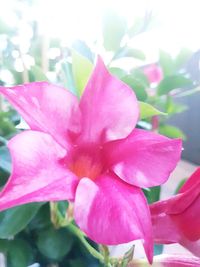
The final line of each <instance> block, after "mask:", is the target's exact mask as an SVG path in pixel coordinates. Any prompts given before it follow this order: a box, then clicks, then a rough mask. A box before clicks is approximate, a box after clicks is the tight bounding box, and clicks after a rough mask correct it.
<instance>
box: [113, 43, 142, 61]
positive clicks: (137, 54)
mask: <svg viewBox="0 0 200 267" xmlns="http://www.w3.org/2000/svg"><path fill="white" fill-rule="evenodd" d="M123 57H131V58H136V59H140V60H145V54H144V52H143V51H142V50H139V49H134V48H130V47H126V46H125V47H123V48H121V49H120V50H118V51H117V53H116V54H115V56H114V58H113V59H118V58H123Z"/></svg>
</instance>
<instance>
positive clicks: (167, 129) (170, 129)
mask: <svg viewBox="0 0 200 267" xmlns="http://www.w3.org/2000/svg"><path fill="white" fill-rule="evenodd" d="M159 133H160V134H163V135H166V136H168V137H171V138H182V139H183V140H186V135H185V134H184V133H183V132H182V131H181V129H179V128H177V127H175V126H172V125H169V124H164V125H160V126H159Z"/></svg>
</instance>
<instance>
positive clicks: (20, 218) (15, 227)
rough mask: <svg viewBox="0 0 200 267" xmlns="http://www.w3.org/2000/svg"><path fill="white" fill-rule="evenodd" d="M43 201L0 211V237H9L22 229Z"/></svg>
mask: <svg viewBox="0 0 200 267" xmlns="http://www.w3.org/2000/svg"><path fill="white" fill-rule="evenodd" d="M41 205H43V203H40V204H38V203H31V204H26V205H23V206H18V207H14V208H11V209H8V210H6V211H3V212H0V238H9V237H12V236H14V235H16V234H17V233H19V232H20V231H22V230H23V229H24V228H25V227H26V226H27V224H28V223H29V222H30V221H31V220H32V218H33V217H34V216H35V215H36V213H37V212H38V210H39V209H40V207H41Z"/></svg>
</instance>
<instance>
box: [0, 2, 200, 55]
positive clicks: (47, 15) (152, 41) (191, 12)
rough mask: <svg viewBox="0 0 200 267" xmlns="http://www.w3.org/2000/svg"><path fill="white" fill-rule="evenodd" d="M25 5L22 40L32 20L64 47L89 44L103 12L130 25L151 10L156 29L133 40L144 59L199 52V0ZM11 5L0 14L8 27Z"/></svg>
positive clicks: (98, 34)
mask: <svg viewBox="0 0 200 267" xmlns="http://www.w3.org/2000/svg"><path fill="white" fill-rule="evenodd" d="M26 2H28V1H22V2H21V5H19V6H17V8H18V9H20V10H22V11H23V20H22V22H21V25H19V27H20V31H21V36H22V37H23V36H25V35H29V34H31V32H30V30H29V28H28V27H27V26H26V24H25V23H24V21H25V20H32V19H33V18H34V19H36V20H38V21H39V22H40V30H41V32H43V33H45V34H46V35H47V36H48V35H49V36H55V37H61V38H62V40H63V42H64V43H67V44H68V43H69V44H70V43H71V42H72V40H74V39H75V38H82V39H85V40H88V41H91V42H92V41H93V40H95V39H96V38H98V36H100V21H101V15H102V13H103V10H104V9H106V8H108V7H111V8H113V9H114V10H116V11H118V13H119V14H121V15H123V16H125V17H126V18H127V20H128V21H129V22H130V23H131V21H134V18H135V17H138V16H140V15H141V16H142V15H144V13H145V10H152V11H153V13H154V14H155V15H156V17H157V20H158V22H159V23H158V26H157V27H156V28H155V29H154V30H152V31H150V32H148V33H146V34H143V35H140V36H139V37H138V38H136V39H134V47H135V48H141V49H142V50H143V51H144V52H145V54H146V55H147V58H151V59H152V60H154V59H156V57H157V54H158V50H159V49H160V48H161V49H163V50H166V51H168V52H170V53H171V54H172V55H173V54H176V53H177V51H178V50H179V49H180V48H181V47H187V48H190V49H191V50H193V51H196V50H198V49H199V48H200V36H199V26H200V15H199V10H200V0H184V1H181V0H168V1H166V0H137V1H135V0H121V1H120V0H119V1H117V0H115V1H114V0H107V1H106V0H101V1H95V0H70V1H69V0H37V3H36V4H35V5H34V6H33V7H31V8H28V5H26ZM14 5H16V2H15V1H14V0H6V1H4V3H3V6H2V7H1V10H0V16H1V17H3V18H4V19H5V20H6V21H7V22H8V23H9V24H10V25H15V23H16V20H15V17H14V16H13V14H12V13H11V9H12V8H13V7H14Z"/></svg>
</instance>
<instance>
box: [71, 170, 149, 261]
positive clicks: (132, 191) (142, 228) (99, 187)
mask: <svg viewBox="0 0 200 267" xmlns="http://www.w3.org/2000/svg"><path fill="white" fill-rule="evenodd" d="M75 220H76V222H77V224H78V225H79V227H80V228H81V229H82V230H83V231H84V232H85V233H86V234H87V236H89V237H90V238H91V239H92V240H94V241H95V242H97V243H100V244H105V245H116V244H121V243H126V242H129V241H132V240H136V239H142V240H143V242H144V248H145V251H146V254H147V257H148V259H149V261H150V262H151V261H152V245H153V243H152V229H151V220H150V214H149V208H148V204H147V202H146V199H145V197H144V195H143V193H142V192H141V190H140V189H139V188H137V187H135V186H131V185H129V184H126V183H125V182H123V181H121V180H120V179H119V178H118V177H117V176H115V175H114V174H107V175H104V176H102V177H100V178H97V179H96V180H95V181H92V180H90V179H87V178H83V179H82V180H81V181H80V183H79V185H78V187H77V191H76V197H75Z"/></svg>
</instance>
